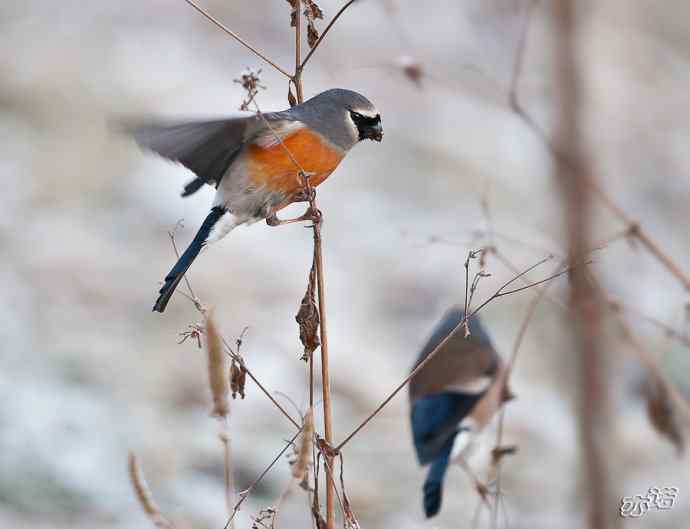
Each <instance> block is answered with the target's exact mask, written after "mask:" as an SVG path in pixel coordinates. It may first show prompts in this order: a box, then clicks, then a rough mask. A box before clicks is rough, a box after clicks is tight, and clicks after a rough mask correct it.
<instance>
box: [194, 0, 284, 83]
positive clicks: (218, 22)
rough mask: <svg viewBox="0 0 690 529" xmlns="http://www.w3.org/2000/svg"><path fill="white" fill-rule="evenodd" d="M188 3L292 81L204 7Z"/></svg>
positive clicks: (282, 70)
mask: <svg viewBox="0 0 690 529" xmlns="http://www.w3.org/2000/svg"><path fill="white" fill-rule="evenodd" d="M184 1H185V2H187V3H188V4H189V5H190V6H192V7H193V8H194V9H196V10H197V11H198V12H199V13H201V14H202V15H203V16H204V17H206V18H207V19H208V20H209V21H211V22H212V23H213V24H215V25H216V26H217V27H218V28H220V29H221V30H222V31H224V32H225V33H227V34H228V35H230V36H231V37H232V38H233V39H235V40H236V41H237V42H239V43H240V44H242V46H244V47H245V48H247V49H248V50H250V51H251V52H252V53H254V55H256V56H257V57H260V58H261V59H263V60H264V61H266V62H267V63H268V64H270V65H271V66H273V68H275V69H276V70H278V71H279V72H280V73H282V74H283V75H284V76H285V77H287V78H288V79H292V75H290V74H289V73H288V72H287V71H285V70H284V69H283V68H281V67H280V66H278V65H277V64H276V63H274V62H273V61H272V60H271V59H269V58H268V57H266V55H264V54H263V53H261V52H260V51H259V50H257V49H256V48H255V47H254V46H252V45H251V44H249V43H248V42H247V41H246V40H244V39H243V38H242V37H240V36H239V35H238V34H237V33H235V32H234V31H233V30H231V29H230V28H229V27H227V26H226V25H225V24H223V23H222V22H221V21H220V20H218V19H217V18H215V17H213V15H211V14H210V13H209V12H208V11H206V10H205V9H204V8H203V7H201V6H200V5H199V4H197V3H196V2H194V0H184Z"/></svg>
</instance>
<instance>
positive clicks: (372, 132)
mask: <svg viewBox="0 0 690 529" xmlns="http://www.w3.org/2000/svg"><path fill="white" fill-rule="evenodd" d="M365 137H366V138H369V139H370V140H374V141H381V140H382V139H383V126H381V122H380V121H378V122H376V123H375V124H374V125H372V126H371V127H368V128H367V130H366V132H365Z"/></svg>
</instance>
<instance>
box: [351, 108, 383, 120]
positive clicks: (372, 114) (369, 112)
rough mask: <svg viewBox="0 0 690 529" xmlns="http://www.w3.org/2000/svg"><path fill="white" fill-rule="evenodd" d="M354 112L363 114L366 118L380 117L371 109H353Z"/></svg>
mask: <svg viewBox="0 0 690 529" xmlns="http://www.w3.org/2000/svg"><path fill="white" fill-rule="evenodd" d="M351 110H352V112H356V113H357V114H361V115H362V116H364V117H366V118H375V117H376V116H378V115H379V113H378V112H377V111H376V110H372V109H370V108H366V109H364V108H353V109H351Z"/></svg>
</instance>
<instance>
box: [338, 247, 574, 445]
mask: <svg viewBox="0 0 690 529" xmlns="http://www.w3.org/2000/svg"><path fill="white" fill-rule="evenodd" d="M550 259H551V258H550V257H548V258H546V259H542V260H541V261H539V262H538V263H536V264H535V265H532V266H530V267H529V268H527V269H526V270H524V271H522V272H520V273H519V274H517V275H515V276H514V277H513V278H512V279H510V280H509V281H506V282H505V283H504V284H503V285H501V287H500V288H499V289H498V290H497V291H496V292H494V294H493V295H492V296H491V297H489V298H488V299H487V300H486V301H484V302H483V303H481V304H480V305H479V306H478V307H477V308H476V309H474V310H473V311H472V312H471V314H465V317H464V318H463V319H462V320H461V321H460V322H458V324H457V325H456V326H455V327H454V328H453V329H452V330H451V331H450V332H449V333H448V334H447V335H446V336H445V337H444V338H443V339H442V340H441V341H440V342H439V343H438V345H437V346H436V347H434V349H433V350H432V351H431V352H430V353H429V354H428V355H427V356H426V358H424V360H422V361H421V362H420V363H419V364H417V366H416V367H415V368H414V369H413V370H412V372H411V373H410V374H409V375H407V376H406V377H405V378H404V379H403V381H402V382H401V383H400V384H398V385H397V386H396V387H395V389H394V390H393V391H392V392H391V393H390V394H389V395H388V396H387V397H386V398H385V399H384V400H383V402H381V404H379V405H378V406H377V407H376V409H375V410H374V411H372V412H371V413H370V414H369V415H368V416H367V417H366V419H364V420H363V421H362V422H361V423H360V424H359V426H357V427H356V428H355V429H354V430H353V431H352V432H351V433H350V434H349V435H348V436H347V437H346V438H345V439H344V440H343V441H341V442H340V444H339V445H337V447H336V448H335V450H336V451H337V452H338V451H340V450H342V448H343V447H344V446H345V445H346V444H347V443H348V442H349V441H350V440H351V439H352V438H353V437H354V436H355V435H357V434H358V433H359V432H360V431H361V430H362V428H364V427H365V426H366V425H367V424H368V423H369V421H371V420H372V419H373V418H374V417H376V415H378V413H379V412H380V411H381V410H382V409H383V408H384V407H385V406H386V405H387V404H388V403H389V402H390V401H391V400H393V397H395V396H396V395H397V394H398V393H399V392H400V390H401V389H402V388H404V387H405V386H406V385H407V384H408V382H409V381H410V380H411V379H412V377H414V376H415V375H416V374H417V373H418V372H419V371H420V370H421V369H423V368H424V366H425V365H426V364H428V363H429V362H430V361H431V360H432V359H433V358H434V356H436V354H437V353H438V351H439V350H440V349H441V348H442V347H443V346H444V345H445V344H446V342H448V340H450V339H451V338H452V337H453V336H454V335H455V333H456V332H457V331H458V330H459V329H461V328H463V327H464V325H465V322H466V321H467V320H469V319H470V318H471V317H473V316H474V315H475V314H477V313H478V312H479V311H480V310H482V309H483V308H484V307H485V306H486V305H488V304H489V303H491V302H492V301H493V300H495V299H498V298H499V297H501V296H503V295H506V294H508V293H513V292H519V291H521V290H525V289H526V288H530V287H531V286H535V285H539V284H541V283H544V281H549V280H551V279H555V278H556V277H559V276H561V275H563V274H565V273H567V272H569V271H570V270H572V269H573V267H568V268H566V269H565V270H562V271H561V272H559V273H557V274H553V275H551V276H549V277H548V278H546V279H545V280H540V281H536V282H535V283H531V284H529V285H527V286H525V287H523V288H520V289H514V290H511V291H510V292H506V293H502V291H503V289H505V288H506V287H508V286H509V285H510V284H512V283H513V282H515V281H517V280H518V279H520V278H521V277H523V276H524V275H525V274H527V273H529V272H530V271H532V270H534V269H535V268H536V267H538V266H540V265H542V264H544V263H545V262H547V261H549V260H550Z"/></svg>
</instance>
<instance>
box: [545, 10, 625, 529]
mask: <svg viewBox="0 0 690 529" xmlns="http://www.w3.org/2000/svg"><path fill="white" fill-rule="evenodd" d="M575 3H576V2H575V0H561V1H560V2H556V3H555V4H554V5H553V8H552V12H553V22H554V26H555V28H556V34H557V35H558V36H559V38H558V43H557V52H556V57H557V60H558V63H557V68H558V69H557V86H558V91H557V93H558V94H560V115H559V119H558V128H557V140H556V143H557V144H558V145H560V146H561V148H562V149H564V150H563V151H562V152H563V153H564V154H563V156H564V158H565V161H566V162H567V163H561V164H558V167H557V178H558V181H559V184H560V187H561V192H562V195H563V199H564V202H565V215H566V224H567V230H568V246H569V254H570V255H571V256H576V255H581V254H582V253H583V252H586V251H589V249H590V248H591V234H592V213H593V208H592V195H593V192H592V187H591V185H589V184H590V183H591V180H592V179H593V175H592V172H591V167H590V164H589V163H588V158H587V155H586V154H585V142H584V140H583V137H582V132H581V131H582V126H581V121H580V108H581V101H582V93H581V89H580V86H581V84H580V83H581V77H580V75H579V73H578V67H577V53H576V27H577V22H576V14H575ZM571 305H572V307H573V309H574V310H575V318H574V326H573V327H574V329H573V331H574V336H576V343H577V346H578V349H579V361H580V369H579V390H580V394H579V400H580V402H579V437H580V441H581V447H582V459H583V465H584V467H585V476H584V477H585V480H586V482H585V483H584V484H583V485H584V489H585V491H586V496H587V499H588V504H589V505H588V511H589V517H588V526H589V527H590V528H591V529H605V528H608V527H612V526H613V525H615V524H616V521H615V520H616V519H614V517H613V516H612V512H613V510H612V509H611V505H612V502H611V500H612V495H611V491H610V485H609V472H608V465H607V455H606V441H607V438H606V437H607V436H606V434H607V431H608V430H607V427H608V424H609V423H610V420H609V413H608V411H609V410H608V406H609V396H608V380H607V379H608V376H607V369H608V366H607V363H606V358H605V350H604V348H603V344H602V342H601V336H602V316H603V314H602V303H601V299H600V296H599V292H598V290H597V289H596V288H594V286H593V285H592V282H591V281H589V280H588V277H587V274H586V273H585V270H583V269H578V270H574V271H573V273H572V274H571Z"/></svg>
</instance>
